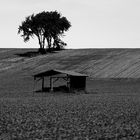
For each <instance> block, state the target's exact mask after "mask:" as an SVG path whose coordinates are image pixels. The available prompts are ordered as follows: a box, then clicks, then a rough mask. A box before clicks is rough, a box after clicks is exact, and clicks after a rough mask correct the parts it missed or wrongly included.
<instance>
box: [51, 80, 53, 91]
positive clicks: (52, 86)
mask: <svg viewBox="0 0 140 140" xmlns="http://www.w3.org/2000/svg"><path fill="white" fill-rule="evenodd" d="M51 91H53V78H51Z"/></svg>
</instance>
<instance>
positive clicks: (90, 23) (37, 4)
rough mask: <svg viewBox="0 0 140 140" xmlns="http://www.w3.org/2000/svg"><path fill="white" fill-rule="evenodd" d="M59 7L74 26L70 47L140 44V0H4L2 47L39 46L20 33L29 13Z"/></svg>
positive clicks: (0, 21)
mask: <svg viewBox="0 0 140 140" xmlns="http://www.w3.org/2000/svg"><path fill="white" fill-rule="evenodd" d="M54 10H57V11H58V12H60V13H61V14H62V16H65V17H66V18H67V19H68V20H69V21H70V22H71V25H72V27H71V28H70V29H69V31H67V32H65V36H64V37H63V38H62V40H64V41H65V42H66V43H67V44H68V45H67V47H66V48H74V49H77V48H140V0H0V25H1V26H0V42H1V43H0V47H1V48H38V47H39V45H38V41H37V38H34V39H31V40H30V41H29V42H27V43H25V42H24V41H23V38H22V37H21V36H20V35H18V34H17V32H18V27H19V25H20V24H21V22H22V21H24V19H25V17H27V16H29V15H31V14H33V13H34V14H36V13H38V12H42V11H54Z"/></svg>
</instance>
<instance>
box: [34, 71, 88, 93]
mask: <svg viewBox="0 0 140 140" xmlns="http://www.w3.org/2000/svg"><path fill="white" fill-rule="evenodd" d="M45 77H48V78H49V79H50V87H49V88H50V91H53V90H54V87H55V85H54V83H55V82H56V81H58V80H59V79H63V80H65V81H66V86H67V88H68V90H69V91H73V90H86V77H87V75H85V74H81V73H78V72H74V71H68V70H58V69H53V70H48V71H45V72H41V73H38V74H35V75H34V80H36V79H41V80H42V90H43V89H44V78H45Z"/></svg>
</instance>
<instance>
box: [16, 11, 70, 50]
mask: <svg viewBox="0 0 140 140" xmlns="http://www.w3.org/2000/svg"><path fill="white" fill-rule="evenodd" d="M70 27H71V23H70V22H69V21H68V20H67V18H66V17H63V16H62V15H61V14H60V13H58V12H57V11H51V12H45V11H43V12H41V13H38V14H36V15H34V14H32V15H31V16H28V17H26V18H25V21H23V22H22V24H21V26H19V28H18V34H20V33H22V35H21V36H22V37H23V39H24V41H25V42H27V41H29V40H30V38H31V37H32V38H34V36H36V37H37V38H38V42H39V46H40V49H45V48H46V50H51V49H52V50H55V49H61V48H63V47H64V46H66V45H67V44H66V43H64V42H63V41H62V40H61V39H60V38H61V37H63V36H64V32H65V31H67V30H68V29H69V28H70Z"/></svg>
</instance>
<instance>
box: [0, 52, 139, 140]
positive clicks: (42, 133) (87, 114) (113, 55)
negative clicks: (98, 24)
mask: <svg viewBox="0 0 140 140" xmlns="http://www.w3.org/2000/svg"><path fill="white" fill-rule="evenodd" d="M34 51H36V50H34V49H29V50H26V49H1V50H0V139H3V140H11V139H13V140H25V139H27V140H28V139H29V140H39V139H40V140H61V139H62V140H63V139H65V140H93V139H95V140H96V139H97V140H98V139H100V140H101V139H106V140H108V139H110V140H112V139H122V140H124V139H126V140H129V139H132V140H136V139H140V79H139V76H140V69H139V68H140V62H139V59H140V55H139V54H140V50H139V49H99V50H98V49H87V50H65V51H62V52H56V53H52V54H47V55H42V56H40V55H37V54H36V53H34V56H32V52H34ZM27 52H31V53H27ZM49 68H59V69H68V70H75V71H78V72H82V73H86V74H88V75H89V78H88V79H87V93H88V94H85V93H83V92H76V93H63V92H58V93H46V92H33V91H34V90H35V89H34V80H33V77H32V75H33V74H34V73H37V72H40V71H43V70H44V69H45V70H47V69H49ZM46 85H47V83H46ZM35 88H36V90H37V89H39V88H40V83H38V86H36V87H35Z"/></svg>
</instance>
